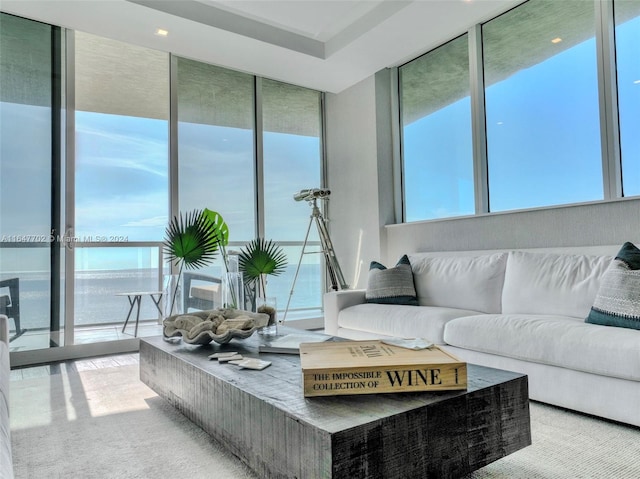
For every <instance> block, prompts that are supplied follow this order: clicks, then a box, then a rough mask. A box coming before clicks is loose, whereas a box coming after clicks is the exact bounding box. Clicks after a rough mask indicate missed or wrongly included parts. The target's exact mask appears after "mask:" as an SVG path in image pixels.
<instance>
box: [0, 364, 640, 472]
mask: <svg viewBox="0 0 640 479" xmlns="http://www.w3.org/2000/svg"><path fill="white" fill-rule="evenodd" d="M639 407H640V406H639ZM531 423H532V436H533V445H532V446H529V447H527V448H525V449H522V450H520V451H518V452H516V453H514V454H512V455H510V456H507V457H506V458H503V459H501V460H499V461H496V462H494V463H493V464H490V465H488V466H486V467H484V468H482V469H480V470H479V471H476V472H475V473H473V474H470V475H469V476H467V479H483V478H509V479H535V478H540V479H556V478H557V479H578V478H585V479H606V478H611V479H638V478H640V429H638V428H634V427H629V426H624V425H620V424H615V423H611V422H607V421H602V420H599V419H596V418H593V417H589V416H584V415H581V414H576V413H572V412H568V411H565V410H562V409H558V408H554V407H551V406H547V405H543V404H539V403H532V404H531ZM11 433H12V447H13V458H14V470H15V476H16V479H32V478H56V479H57V478H65V479H75V478H78V479H91V478H99V479H104V478H108V479H111V478H113V479H118V478H132V479H133V478H144V479H147V478H148V479H158V478H175V479H181V478H189V479H200V478H216V479H254V478H256V477H257V476H255V475H254V474H253V473H252V472H251V471H250V470H249V469H248V468H247V467H245V466H244V464H243V463H242V462H241V461H240V460H239V459H237V458H236V457H234V456H232V455H231V454H229V453H227V452H226V451H225V449H224V446H223V445H221V444H220V443H218V442H216V441H214V440H213V439H211V438H210V437H209V435H207V434H206V433H205V432H204V431H203V430H202V429H200V428H199V427H197V426H196V425H194V424H193V423H191V422H190V421H189V420H188V419H186V418H185V417H184V416H183V415H182V414H181V413H180V412H178V411H177V410H176V409H175V408H173V407H172V406H170V405H168V404H167V403H166V402H165V401H164V400H163V399H161V398H159V397H158V396H157V395H156V394H155V393H154V392H153V391H152V390H151V389H149V388H148V387H147V386H146V385H144V384H143V383H142V382H140V380H139V372H138V365H137V364H129V365H123V366H118V367H106V368H103V369H95V370H84V371H63V372H62V373H59V374H52V375H49V376H45V377H35V378H28V377H27V378H23V379H20V380H13V381H12V382H11ZM311 479H321V478H311ZM354 479H357V478H354Z"/></svg>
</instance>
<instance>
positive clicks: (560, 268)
mask: <svg viewBox="0 0 640 479" xmlns="http://www.w3.org/2000/svg"><path fill="white" fill-rule="evenodd" d="M612 259H613V258H612V257H609V256H588V255H571V254H552V253H529V252H525V251H511V252H510V253H509V257H508V259H507V268H506V271H505V276H504V288H503V290H502V312H503V313H504V314H512V313H522V314H551V315H558V316H572V317H574V318H579V319H584V318H585V317H586V316H587V314H588V313H589V310H590V309H591V306H592V305H593V301H594V299H595V297H596V294H597V293H598V289H599V288H600V282H601V280H602V277H603V276H604V273H605V271H606V270H607V267H608V266H609V264H610V263H611V260H612Z"/></svg>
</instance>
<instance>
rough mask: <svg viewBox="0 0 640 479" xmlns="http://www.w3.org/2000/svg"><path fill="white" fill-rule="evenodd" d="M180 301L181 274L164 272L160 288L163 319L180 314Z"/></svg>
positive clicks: (181, 308) (181, 301) (181, 299)
mask: <svg viewBox="0 0 640 479" xmlns="http://www.w3.org/2000/svg"><path fill="white" fill-rule="evenodd" d="M182 303H183V298H182V275H179V274H165V275H164V276H163V289H162V311H163V319H166V318H168V317H169V316H173V315H176V314H182V313H183V312H184V311H183V304H182Z"/></svg>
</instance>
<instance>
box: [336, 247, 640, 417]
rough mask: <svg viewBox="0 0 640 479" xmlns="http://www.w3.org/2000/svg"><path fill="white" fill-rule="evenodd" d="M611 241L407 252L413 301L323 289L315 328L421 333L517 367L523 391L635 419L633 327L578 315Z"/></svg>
mask: <svg viewBox="0 0 640 479" xmlns="http://www.w3.org/2000/svg"><path fill="white" fill-rule="evenodd" d="M620 246H621V245H615V246H602V247H583V248H555V249H544V250H518V251H466V252H447V253H416V254H409V255H408V257H409V260H410V263H411V270H412V273H413V278H414V284H415V289H416V293H417V297H418V302H419V306H409V305H396V304H373V303H366V302H365V290H344V291H337V292H331V293H327V294H326V295H325V298H324V306H325V330H326V332H327V333H329V334H333V335H337V336H341V337H345V338H350V339H369V338H381V337H405V338H415V337H423V338H427V339H429V340H431V341H434V342H436V343H439V344H443V345H445V348H446V349H448V350H449V351H451V352H452V353H454V354H456V355H457V356H459V357H460V358H462V359H464V360H465V361H467V362H470V363H475V364H481V365H484V366H489V367H495V368H500V369H507V370H512V371H518V372H521V373H525V374H527V375H528V376H529V394H530V397H531V399H534V400H538V401H542V402H546V403H550V404H554V405H558V406H562V407H566V408H570V409H574V410H577V411H582V412H585V413H589V414H593V415H596V416H600V417H603V418H608V419H613V420H616V421H621V422H624V423H628V424H632V425H635V426H640V330H636V329H630V328H621V327H613V326H601V325H596V324H590V323H586V322H585V318H586V317H587V316H588V314H589V311H590V309H591V307H592V305H593V303H594V299H595V298H596V295H597V294H598V290H599V288H600V285H601V278H602V276H603V274H604V272H605V271H606V269H607V268H608V267H609V264H610V263H611V261H612V260H613V257H614V256H615V254H616V253H617V252H618V250H619V249H620ZM639 274H640V272H639ZM638 299H639V301H640V297H639V298H638Z"/></svg>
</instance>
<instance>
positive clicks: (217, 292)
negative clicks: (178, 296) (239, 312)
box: [182, 273, 222, 313]
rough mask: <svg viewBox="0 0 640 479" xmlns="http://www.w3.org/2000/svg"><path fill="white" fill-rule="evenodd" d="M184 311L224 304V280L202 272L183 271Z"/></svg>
mask: <svg viewBox="0 0 640 479" xmlns="http://www.w3.org/2000/svg"><path fill="white" fill-rule="evenodd" d="M182 277H183V282H184V283H183V290H182V291H183V299H184V312H185V313H188V312H189V309H190V308H191V309H198V310H207V309H215V308H219V307H221V306H222V280H221V279H220V278H216V277H214V276H208V275H205V274H200V273H183V276H182Z"/></svg>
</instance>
